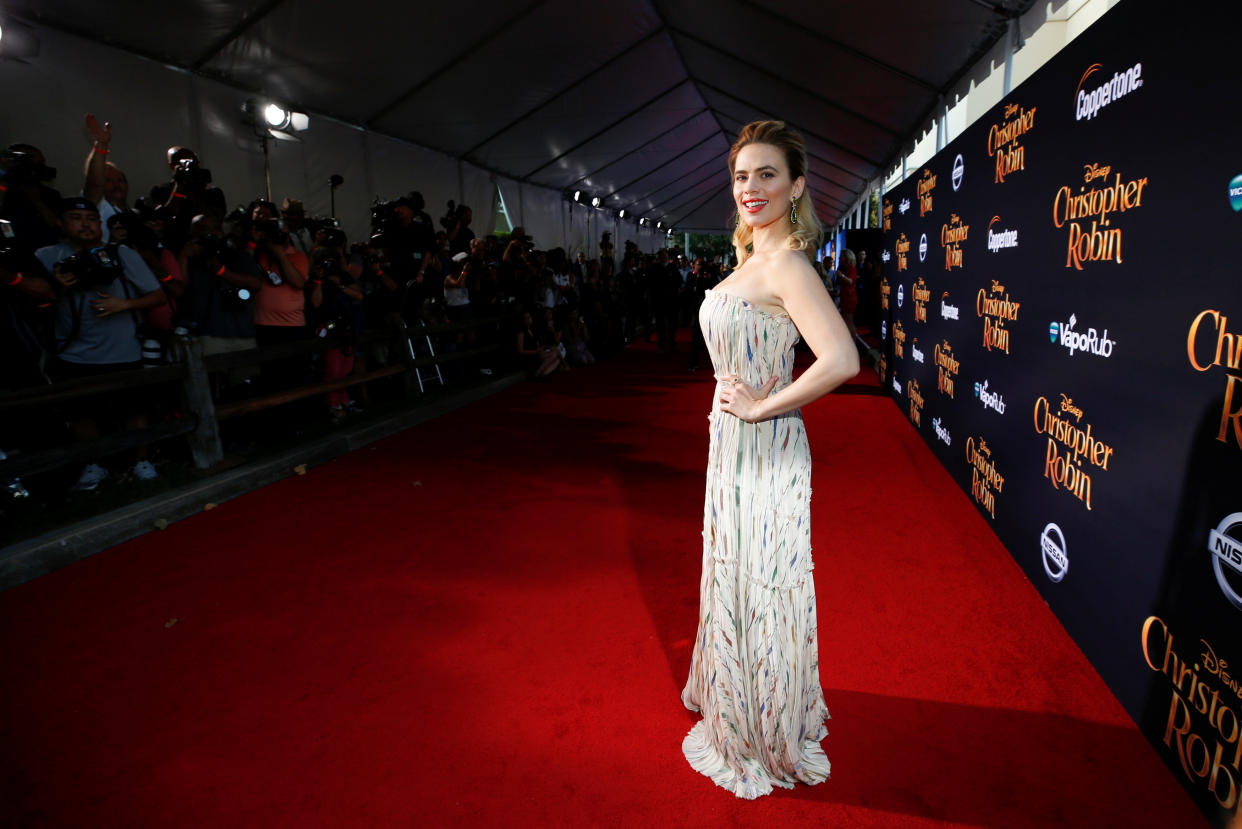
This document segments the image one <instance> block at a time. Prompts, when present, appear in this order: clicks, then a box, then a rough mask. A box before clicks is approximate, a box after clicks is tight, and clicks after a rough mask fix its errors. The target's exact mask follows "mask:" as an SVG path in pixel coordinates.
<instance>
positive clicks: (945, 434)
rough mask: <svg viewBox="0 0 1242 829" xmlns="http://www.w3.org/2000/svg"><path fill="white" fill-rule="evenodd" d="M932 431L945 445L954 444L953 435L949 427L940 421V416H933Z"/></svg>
mask: <svg viewBox="0 0 1242 829" xmlns="http://www.w3.org/2000/svg"><path fill="white" fill-rule="evenodd" d="M932 431H933V432H935V433H936V437H937V438H938V439H939V440H940V441H941V442H942V443H943V444H944V445H945V446H952V445H953V436H952V435H950V434H949V429H948V427H946V426H945V425H944V424H943V423H941V422H940V418H938V417H935V418H932Z"/></svg>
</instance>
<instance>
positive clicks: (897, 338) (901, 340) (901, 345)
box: [893, 320, 906, 360]
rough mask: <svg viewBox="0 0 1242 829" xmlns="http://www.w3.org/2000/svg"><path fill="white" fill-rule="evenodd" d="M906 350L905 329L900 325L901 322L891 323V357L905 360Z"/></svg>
mask: <svg viewBox="0 0 1242 829" xmlns="http://www.w3.org/2000/svg"><path fill="white" fill-rule="evenodd" d="M905 349H906V327H905V326H904V325H902V324H901V320H897V322H895V323H893V356H894V357H896V358H897V359H899V360H901V359H905V356H906V355H905Z"/></svg>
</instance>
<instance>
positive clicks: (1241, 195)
mask: <svg viewBox="0 0 1242 829" xmlns="http://www.w3.org/2000/svg"><path fill="white" fill-rule="evenodd" d="M1229 206H1230V207H1232V208H1233V209H1234V211H1235V212H1237V211H1239V210H1242V173H1239V174H1238V175H1236V176H1234V177H1233V180H1232V181H1230V182H1229Z"/></svg>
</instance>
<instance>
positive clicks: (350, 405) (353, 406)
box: [345, 400, 365, 414]
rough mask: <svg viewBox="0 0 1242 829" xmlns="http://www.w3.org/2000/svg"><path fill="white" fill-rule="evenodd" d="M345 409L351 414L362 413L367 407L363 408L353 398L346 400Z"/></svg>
mask: <svg viewBox="0 0 1242 829" xmlns="http://www.w3.org/2000/svg"><path fill="white" fill-rule="evenodd" d="M345 411H347V412H349V413H350V414H362V413H363V412H364V411H365V409H363V408H362V407H361V406H359V405H358V404H357V403H355V402H354V401H353V400H347V401H346V402H345Z"/></svg>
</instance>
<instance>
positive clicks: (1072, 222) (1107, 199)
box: [1052, 163, 1147, 270]
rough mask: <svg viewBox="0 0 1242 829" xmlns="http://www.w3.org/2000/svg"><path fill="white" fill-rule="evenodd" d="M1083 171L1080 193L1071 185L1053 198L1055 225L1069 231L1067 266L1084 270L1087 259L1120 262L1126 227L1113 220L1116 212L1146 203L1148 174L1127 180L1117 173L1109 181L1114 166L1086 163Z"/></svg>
mask: <svg viewBox="0 0 1242 829" xmlns="http://www.w3.org/2000/svg"><path fill="white" fill-rule="evenodd" d="M1082 170H1083V173H1082V179H1083V183H1082V184H1081V185H1079V187H1078V191H1077V192H1074V188H1073V186H1071V185H1068V184H1067V185H1065V186H1063V187H1061V189H1059V190H1057V194H1056V196H1054V197H1053V199H1052V224H1053V225H1054V226H1055V227H1057V228H1061V227H1066V228H1067V229H1068V231H1069V239H1068V247H1067V252H1066V256H1065V267H1067V268H1076V269H1078V270H1082V266H1083V263H1084V262H1086V263H1090V262H1115V263H1117V264H1120V263H1121V262H1122V254H1121V251H1122V245H1121V243H1122V229H1121V228H1120V227H1113V224H1112V223H1113V220H1115V219H1116V218H1117V215H1116V214H1118V213H1124V212H1126V211H1127V210H1137V209H1138V208H1140V207H1142V206H1143V190H1144V188H1146V187H1147V177H1146V176H1144V177H1142V178H1136V179H1131V180H1129V181H1123V180H1122V177H1121V173H1117V174H1116V175H1115V176H1114V178H1113V182H1112V184H1109V183H1108V177H1109V175H1110V174H1112V167H1110V166H1107V165H1103V164H1095V163H1092V164H1084V165H1083V167H1082ZM1097 182H1101V183H1097ZM1088 222H1090V225H1089V226H1088V224H1087V223H1088Z"/></svg>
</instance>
